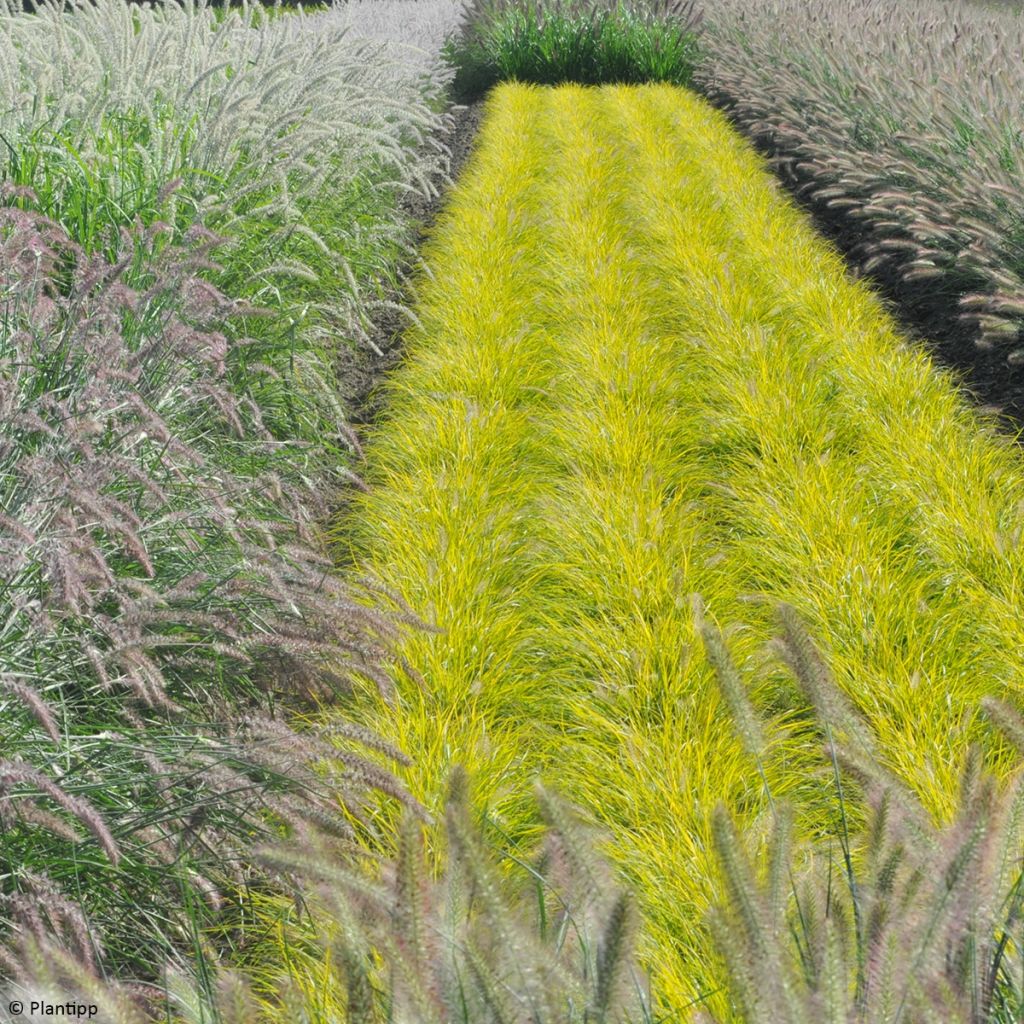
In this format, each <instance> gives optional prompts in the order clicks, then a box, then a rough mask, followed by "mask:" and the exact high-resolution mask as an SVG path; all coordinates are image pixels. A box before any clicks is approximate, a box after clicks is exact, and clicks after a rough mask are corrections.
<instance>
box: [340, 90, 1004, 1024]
mask: <svg viewBox="0 0 1024 1024" xmlns="http://www.w3.org/2000/svg"><path fill="white" fill-rule="evenodd" d="M425 258H426V262H427V266H428V267H429V270H430V273H429V274H428V275H425V276H424V277H423V278H422V280H421V281H420V290H419V300H418V307H417V314H418V317H419V321H420V324H419V326H417V327H416V328H415V329H413V330H412V331H411V332H410V333H409V335H408V338H407V356H406V359H405V362H404V364H403V366H402V367H401V368H400V369H399V370H398V371H397V372H396V374H395V375H394V377H393V378H392V380H391V381H390V383H389V385H388V391H387V397H388V412H387V414H386V417H385V418H384V419H383V420H382V422H380V423H379V424H378V426H377V429H376V432H375V436H374V437H373V439H372V442H371V446H370V454H369V466H368V470H367V474H366V475H367V478H368V480H369V482H370V484H371V489H370V491H369V493H368V494H366V495H363V496H361V497H360V498H359V500H358V502H357V504H356V506H355V508H354V510H353V511H352V512H351V513H350V514H349V515H348V516H347V517H346V519H345V520H344V522H342V523H340V524H339V526H338V538H339V540H340V541H341V543H342V544H343V545H345V546H346V548H347V550H346V551H345V558H346V559H349V558H350V559H351V560H352V562H353V563H354V564H355V566H357V568H358V570H359V571H360V572H363V571H365V572H367V573H369V574H370V575H372V576H373V577H376V578H377V579H378V580H380V581H381V582H382V583H383V584H385V585H386V586H387V587H389V588H391V589H392V590H393V591H395V592H396V593H397V594H399V595H400V596H401V597H402V599H403V600H404V601H405V602H407V603H408V605H409V606H410V607H411V608H412V609H413V610H414V611H415V612H416V613H417V614H419V615H420V616H422V617H423V618H424V619H425V620H426V621H427V622H428V623H430V624H431V625H432V626H435V627H437V631H436V632H432V631H423V630H415V629H410V630H409V631H408V632H407V633H406V635H405V638H404V640H403V642H402V644H401V647H400V650H399V652H398V654H399V655H400V659H404V662H405V663H407V664H408V666H409V667H410V668H411V669H412V670H413V672H412V673H408V674H406V673H402V672H400V673H399V676H400V687H399V689H400V694H399V698H398V700H397V702H396V703H395V704H394V705H393V706H392V705H388V704H386V703H385V702H384V701H381V702H380V703H379V704H378V705H377V707H376V709H375V710H374V711H373V712H372V713H371V714H368V715H367V724H369V725H372V727H373V728H375V729H377V730H379V731H380V732H381V733H383V734H384V735H386V736H388V737H390V738H392V739H394V740H395V741H396V742H397V743H398V744H399V745H400V746H401V747H402V748H403V749H404V750H405V751H406V752H407V753H408V754H410V755H411V756H412V757H413V758H414V759H415V763H414V765H413V766H412V767H411V768H409V769H408V770H406V772H405V781H406V783H407V784H408V786H409V788H410V790H411V791H412V793H413V794H414V795H415V796H417V797H418V798H419V799H420V800H422V801H423V803H424V804H425V805H426V806H427V808H428V809H429V810H430V811H431V812H432V813H434V814H435V815H438V816H439V817H440V814H439V812H440V811H441V805H442V799H443V795H444V792H445V783H446V779H447V778H448V774H449V769H450V767H451V766H452V765H454V764H457V763H461V764H464V765H466V766H467V767H468V769H469V771H470V774H471V776H472V778H473V780H474V787H475V792H476V796H477V798H478V805H479V806H478V809H479V810H480V811H481V812H482V811H484V810H486V812H487V813H488V815H489V819H490V820H491V821H492V822H493V823H494V824H495V825H496V826H497V828H498V829H500V830H501V832H502V833H504V835H505V837H506V839H505V841H507V842H508V843H509V844H512V845H515V844H527V845H528V844H529V842H530V841H531V840H532V838H533V837H534V835H535V834H536V832H537V830H538V823H537V821H536V820H535V819H534V816H533V812H532V811H531V810H530V808H531V803H530V783H531V782H532V780H533V779H534V778H535V777H537V776H539V777H540V778H541V779H543V780H544V781H545V782H546V783H548V784H550V785H553V786H554V787H556V788H558V789H559V790H561V791H562V792H563V793H564V794H565V795H566V796H567V797H569V799H571V800H572V801H574V802H575V803H577V804H578V805H579V806H580V807H581V808H582V809H583V810H584V813H585V814H587V815H588V816H589V817H591V818H592V819H593V820H595V821H597V822H600V823H601V824H602V825H604V826H605V828H606V830H607V835H608V841H607V847H606V851H605V852H606V853H607V854H608V855H609V857H610V858H611V859H612V860H613V862H614V863H615V864H616V865H617V866H618V868H619V869H620V871H621V873H622V876H623V877H624V878H625V879H627V880H629V881H630V882H631V883H632V884H633V885H634V886H635V887H636V891H637V894H638V899H639V902H640V906H641V909H642V912H643V915H644V918H645V934H644V936H643V940H642V945H641V952H642V954H643V957H644V960H645V963H646V964H647V966H648V967H649V969H650V971H651V973H652V976H653V985H654V990H655V992H656V994H657V997H658V999H659V1001H660V1005H659V1006H657V1007H656V1010H657V1011H659V1012H666V1013H675V1017H673V1018H672V1019H677V1020H685V1019H687V1017H688V1015H689V1014H690V1013H691V1012H692V1008H693V1007H694V1006H696V1005H697V1004H698V1003H701V1002H702V1004H703V1005H704V1006H705V1007H707V1008H709V1009H711V1010H713V1011H715V1012H717V1013H720V1014H722V1015H723V1016H726V1017H727V1016H728V1013H729V1008H728V1003H727V999H726V997H725V995H724V993H723V991H722V984H723V973H722V969H721V964H720V963H719V962H718V961H717V960H716V958H715V956H714V954H713V953H712V951H711V949H710V943H709V938H708V934H707V932H706V929H705V924H704V918H705V913H706V911H707V908H708V907H709V905H710V904H711V903H712V902H714V901H715V900H716V899H717V898H719V897H720V896H721V894H722V887H721V884H720V879H719V876H718V869H717V867H716V863H715V858H714V854H713V851H712V837H711V813H712V811H713V809H714V807H715V806H716V804H718V803H719V802H722V803H724V804H725V805H726V806H727V807H728V808H729V809H730V810H731V811H732V812H733V813H734V814H735V815H736V816H737V817H738V819H739V820H740V822H741V823H742V825H743V826H744V827H745V829H746V831H747V833H748V835H750V836H752V837H753V841H755V842H756V839H757V836H759V835H761V836H763V835H765V834H766V832H767V819H768V817H769V815H768V813H767V801H766V797H765V792H764V783H763V781H762V779H761V776H760V775H759V771H758V766H757V765H756V764H755V763H754V761H753V760H752V758H751V757H750V756H749V755H748V754H747V753H745V752H744V748H743V746H742V744H741V742H740V740H739V738H738V735H737V730H736V725H735V723H734V722H733V721H732V719H731V717H730V715H729V713H728V710H727V708H726V707H725V705H724V703H723V701H722V699H721V697H720V696H719V691H718V688H717V685H716V684H715V682H714V675H713V672H712V669H711V667H710V665H709V664H708V661H707V658H706V655H705V653H704V648H703V646H702V643H701V640H700V636H699V632H698V623H697V621H695V610H694V605H695V602H694V600H693V595H694V594H699V595H701V598H702V600H703V605H704V609H705V611H704V614H705V615H706V617H707V618H708V619H710V620H712V621H717V622H718V623H720V624H722V625H723V626H727V627H729V626H733V625H734V624H739V625H738V628H734V629H733V630H732V631H731V632H730V633H729V646H730V650H731V652H732V654H733V657H734V658H735V659H736V661H737V664H738V666H739V668H740V671H741V673H742V674H743V676H744V679H745V680H746V681H747V683H748V685H749V686H750V687H751V691H752V693H751V695H752V697H753V699H754V701H755V703H756V704H757V705H758V707H759V708H760V709H762V710H763V711H764V712H765V713H766V714H769V715H770V716H772V722H773V725H772V730H771V733H770V736H769V742H770V751H769V754H768V756H767V758H766V760H765V763H764V766H763V767H764V771H765V777H766V779H767V781H768V783H769V784H770V786H771V788H772V792H773V794H774V795H775V796H776V797H783V796H789V797H790V798H792V799H794V800H795V801H796V804H797V807H798V827H799V829H800V830H801V831H802V833H803V835H804V836H805V837H807V838H810V837H814V836H816V835H821V834H823V833H825V832H826V831H827V830H829V829H831V828H832V826H833V824H834V816H835V798H834V794H833V793H832V792H831V791H830V789H829V781H828V780H829V778H830V776H829V772H830V768H829V766H828V765H827V763H826V761H825V760H824V759H823V757H822V752H821V742H820V737H819V736H817V734H816V733H815V732H814V731H813V728H812V726H811V725H810V723H809V719H808V715H807V712H806V708H805V706H804V705H803V703H802V701H800V700H799V699H798V698H797V696H796V694H797V690H796V688H795V686H794V684H793V682H792V680H791V678H790V676H789V675H788V674H787V672H786V671H785V670H784V669H783V668H782V667H781V665H779V664H778V663H777V662H775V661H773V660H772V659H771V657H770V656H769V655H766V653H765V645H766V641H767V640H768V639H769V637H770V636H771V635H772V634H773V632H774V623H773V618H772V605H773V603H774V602H775V601H777V600H785V601H787V602H789V603H791V604H792V605H793V606H794V607H795V608H796V609H797V611H798V612H799V613H800V615H801V616H802V617H803V619H804V620H805V621H806V622H807V624H808V627H809V628H810V630H811V632H812V634H813V635H815V637H816V638H818V639H819V641H820V643H821V646H822V650H823V652H824V654H825V656H826V658H827V660H828V662H829V665H830V667H831V669H832V671H833V672H834V674H835V676H836V678H837V680H838V682H839V684H840V685H841V686H843V687H845V688H846V690H847V692H848V694H849V696H850V698H851V699H852V701H853V702H854V703H855V704H856V706H857V707H858V708H859V709H860V710H861V711H862V712H863V713H864V714H865V716H866V718H867V719H868V721H869V722H870V723H871V725H872V727H873V729H874V732H875V734H876V737H877V740H878V746H879V749H880V750H881V751H882V754H883V756H884V757H885V759H886V760H887V763H888V765H889V766H890V767H891V768H892V769H893V770H895V771H896V772H897V773H898V774H899V775H900V776H901V777H902V778H903V779H905V780H906V782H907V783H908V784H909V785H910V786H911V787H912V788H913V789H914V790H915V791H916V792H917V793H918V794H920V796H921V798H922V799H923V801H924V802H925V805H926V806H927V807H928V808H929V809H930V810H931V811H932V812H933V813H934V814H935V815H936V817H937V818H939V819H942V818H943V816H945V815H947V814H948V813H949V811H950V809H951V807H952V804H953V800H954V794H955V792H956V782H957V778H958V774H959V771H960V768H961V766H962V762H963V757H964V753H965V750H966V747H967V745H968V743H969V742H971V741H978V740H980V741H981V742H982V743H983V744H984V745H985V749H986V750H987V751H988V755H989V759H990V762H991V763H992V765H993V766H994V767H995V768H996V769H997V770H1000V769H1002V770H1005V769H1006V767H1007V766H1006V765H1004V764H1001V761H1000V751H1001V750H1002V748H1001V747H999V746H998V744H996V743H995V742H994V741H993V740H992V739H991V738H990V737H989V736H988V734H987V729H986V727H985V726H983V724H982V722H981V720H980V718H979V717H978V713H977V706H978V703H979V701H980V699H981V698H982V697H983V696H984V695H986V694H996V695H1001V696H1004V697H1008V698H1010V699H1011V700H1017V699H1018V694H1019V690H1020V688H1021V680H1022V679H1024V616H1022V614H1021V612H1022V601H1021V594H1022V584H1024V557H1022V554H1021V550H1020V548H1019V546H1018V543H1017V541H1018V532H1017V530H1018V527H1017V524H1018V523H1019V522H1020V510H1021V503H1022V502H1024V466H1022V465H1021V461H1020V456H1019V454H1018V451H1017V450H1016V448H1015V447H1014V446H1013V444H1012V443H1011V442H1010V441H1008V440H1006V439H1003V438H1000V437H998V436H997V435H996V434H995V432H994V430H993V429H992V428H991V427H990V425H988V424H986V422H985V421H983V420H982V419H981V418H980V417H979V415H978V414H977V413H976V412H974V411H972V410H971V409H970V408H969V407H968V405H967V403H966V402H965V400H964V399H963V398H962V397H961V396H960V395H959V394H958V393H957V391H956V389H955V387H954V384H953V381H952V380H951V378H950V377H949V376H947V375H946V374H945V373H944V372H942V371H940V370H938V369H936V368H935V367H934V366H932V364H931V363H930V361H929V359H928V358H927V357H926V356H925V355H923V354H921V353H920V352H918V351H916V350H914V349H911V348H910V347H908V345H907V344H906V342H905V341H904V340H903V339H902V338H901V337H900V336H899V334H898V333H897V332H896V330H895V328H894V326H893V324H892V322H891V321H890V319H889V318H888V316H887V315H886V314H885V312H884V310H883V308H882V306H881V304H880V302H879V301H878V300H877V299H876V298H875V297H874V296H872V295H871V293H870V292H869V291H868V290H867V289H866V287H865V286H863V285H862V284H860V283H857V282H853V281H851V280H849V279H848V278H847V277H846V276H845V274H844V269H843V264H842V263H841V261H840V259H839V258H838V256H837V255H835V253H834V252H833V251H832V250H831V249H830V248H829V247H828V246H827V245H826V244H825V243H824V242H822V241H821V240H820V239H819V238H818V237H817V236H816V235H815V234H814V233H813V231H812V230H811V228H810V226H809V225H808V223H807V222H806V221H805V219H804V217H803V216H802V215H801V214H800V213H799V212H798V211H797V210H796V209H795V208H794V207H793V206H792V205H791V204H790V203H789V202H788V201H787V200H785V199H784V198H783V197H782V196H781V194H780V192H779V189H778V188H777V186H776V184H775V183H774V181H773V179H772V178H771V177H770V176H769V174H768V173H767V171H766V170H765V168H764V165H763V163H762V161H761V160H760V158H759V157H758V156H757V155H756V154H755V153H754V151H753V150H752V149H751V148H750V147H749V146H748V145H747V144H746V143H745V142H743V141H742V140H741V139H740V138H739V137H738V136H737V135H736V134H735V133H733V132H732V131H731V130H730V128H729V127H728V125H727V124H726V122H725V120H724V118H723V117H722V116H721V115H720V114H719V113H717V112H716V111H714V110H713V109H712V108H710V107H709V106H708V105H707V104H706V103H704V102H702V101H701V100H699V99H697V98H696V97H694V96H693V95H691V94H690V93H688V92H686V91H684V90H681V89H677V88H674V87H670V86H642V87H607V88H601V89H584V88H580V87H575V86H572V87H563V88H558V89H542V88H536V87H529V86H520V85H503V86H501V87H499V88H497V89H496V90H495V91H494V92H493V93H492V94H491V97H490V100H489V102H488V108H487V114H486V118H485V121H484V125H483V129H482V132H481V136H480V140H479V143H478V149H477V152H476V153H475V155H474V157H473V159H472V160H471V162H470V164H469V165H468V167H467V170H466V172H465V174H464V178H463V180H462V181H461V183H460V184H459V186H458V187H457V188H456V189H455V191H454V193H453V195H452V197H451V201H450V203H449V206H448V208H447V210H446V212H445V214H444V215H443V216H442V217H441V218H440V220H439V222H438V223H437V225H436V227H435V229H434V232H433V236H432V239H431V241H430V243H429V245H428V247H427V249H426V252H425ZM414 676H418V677H419V678H414ZM379 814H380V815H381V817H382V819H384V820H390V817H391V811H390V810H389V809H388V808H386V807H383V806H382V807H381V808H380V809H379ZM438 834H439V833H438ZM495 834H497V833H495ZM435 854H436V855H437V856H438V857H440V856H441V855H442V854H443V851H441V850H439V849H438V850H435Z"/></svg>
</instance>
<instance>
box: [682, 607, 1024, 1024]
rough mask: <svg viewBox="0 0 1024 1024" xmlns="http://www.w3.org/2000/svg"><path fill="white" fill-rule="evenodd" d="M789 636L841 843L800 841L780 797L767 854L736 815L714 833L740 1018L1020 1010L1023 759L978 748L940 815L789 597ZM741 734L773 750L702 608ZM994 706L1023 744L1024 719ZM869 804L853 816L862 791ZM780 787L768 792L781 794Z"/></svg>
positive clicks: (974, 1015)
mask: <svg viewBox="0 0 1024 1024" xmlns="http://www.w3.org/2000/svg"><path fill="white" fill-rule="evenodd" d="M779 619H780V627H781V636H780V639H779V641H778V642H777V650H778V652H779V653H780V654H781V655H782V657H783V659H784V660H785V661H786V662H787V663H788V665H789V666H790V668H791V669H792V671H793V673H794V675H795V677H796V679H797V681H798V682H799V684H800V687H801V689H802V690H803V692H804V695H805V696H806V698H807V700H808V702H809V704H810V706H811V708H812V709H813V711H814V716H815V721H816V723H817V725H818V728H819V729H820V730H821V734H822V738H823V739H824V740H825V744H826V747H825V755H826V759H827V763H828V764H829V765H830V773H831V777H832V782H833V785H834V788H835V799H836V805H837V809H838V815H837V820H838V822H839V829H838V834H837V836H836V837H835V838H836V840H837V843H836V846H837V847H838V849H835V848H833V849H824V848H823V845H824V844H819V845H818V847H817V848H816V849H814V850H812V851H800V856H799V857H798V856H797V851H796V850H795V849H794V843H793V808H791V807H789V806H788V805H786V804H783V803H776V802H773V803H772V808H773V811H772V818H773V823H772V828H771V834H770V836H769V838H768V841H767V847H766V848H767V857H766V859H765V861H764V864H763V869H762V870H758V869H756V868H755V866H754V864H753V863H752V862H751V859H750V856H749V853H748V852H747V851H746V850H745V849H744V843H743V841H742V840H741V839H740V837H739V836H738V835H737V833H736V830H735V828H734V826H733V824H732V821H731V819H730V816H729V814H728V813H727V811H726V810H725V809H724V808H721V807H720V808H718V810H717V811H716V812H715V817H714V838H715V843H716V849H717V853H718V858H719V862H720V865H721V869H722V876H723V879H724V896H725V898H724V899H723V900H722V901H721V903H720V905H719V906H718V907H717V909H716V910H715V911H714V913H713V915H712V917H711V919H710V925H711V928H712V931H713V934H714V936H715V939H716V943H717V946H718V949H719V952H720V955H721V956H722V958H723V961H724V964H725V970H726V974H727V977H728V979H729V984H730V991H731V996H732V999H733V1004H734V1007H735V1010H736V1012H737V1015H738V1017H739V1019H741V1020H743V1021H745V1022H750V1024H768V1022H772V1024H820V1022H821V1021H830V1022H835V1024H881V1022H883V1021H884V1022H887V1024H900V1022H902V1024H911V1022H919V1021H920V1022H936V1024H938V1022H940V1021H941V1022H948V1024H1009V1022H1011V1021H1015V1020H1019V1019H1020V1014H1021V1012H1022V1009H1024V985H1022V982H1021V975H1020V969H1019V964H1020V955H1021V954H1020V950H1021V947H1020V941H1021V923H1022V920H1024V918H1022V909H1024V888H1022V886H1024V770H1022V769H1020V768H1018V769H1017V770H1016V771H1015V772H1014V773H1013V775H1012V776H1011V778H1010V779H1009V780H1008V782H1005V783H998V782H997V780H996V778H995V777H994V776H993V775H992V774H990V773H989V772H988V771H986V770H985V769H984V767H983V765H982V760H981V757H980V755H979V754H978V753H977V752H976V751H975V752H972V753H971V755H970V756H969V757H968V759H967V761H966V764H965V768H964V774H963V780H962V788H961V792H960V794H959V801H958V807H957V810H956V813H955V815H954V817H953V820H952V821H950V822H949V823H947V824H943V825H939V824H936V823H935V821H934V820H933V819H932V818H931V817H930V815H929V814H928V812H927V811H926V810H925V809H924V808H923V807H922V805H921V804H920V802H919V801H918V800H917V799H916V798H915V796H914V795H913V794H912V793H911V792H910V791H909V790H908V789H907V788H906V787H905V786H904V785H903V784H901V783H900V782H899V780H897V779H896V778H895V777H894V776H893V775H892V774H891V773H890V772H889V771H888V770H887V769H886V767H885V765H884V762H883V760H882V758H881V757H880V756H879V755H878V753H877V752H876V750H875V748H874V745H873V743H872V740H871V736H870V733H869V731H868V730H867V728H866V726H865V725H864V723H863V722H862V721H861V720H860V719H859V717H858V715H857V714H856V712H855V711H854V710H853V709H852V708H851V707H850V705H849V704H848V702H847V700H846V698H845V696H844V695H843V693H842V691H841V689H840V688H839V687H838V686H837V684H836V682H835V681H834V680H833V678H832V677H831V674H830V673H829V671H828V668H827V666H826V663H825V661H824V659H823V658H822V656H821V655H820V653H819V652H818V651H817V649H816V648H815V646H814V644H813V642H812V640H811V638H810V637H809V635H808V633H807V631H806V629H805V628H804V626H803V624H802V623H801V621H800V619H799V617H798V616H797V614H796V612H795V611H794V610H793V609H792V608H791V607H789V606H785V605H783V606H780V608H779ZM701 633H702V636H703V639H704V643H705V648H706V650H707V652H708V656H709V660H710V661H711V663H712V664H713V665H714V667H715V670H716V674H717V676H718V678H719V681H720V683H721V689H722V692H723V694H724V696H725V698H726V700H727V702H728V704H729V706H730V707H731V709H732V712H733V715H734V719H735V721H736V723H737V727H738V732H739V735H740V736H741V737H742V739H743V741H744V744H745V745H746V746H747V748H748V750H749V752H750V753H751V754H752V755H753V756H754V757H755V759H757V761H758V763H759V764H760V760H761V758H762V757H763V756H764V753H765V750H766V744H765V742H764V732H763V729H762V726H761V724H760V722H759V720H758V716H757V713H756V712H755V711H754V709H753V708H752V706H751V705H750V702H749V699H748V698H747V695H746V692H745V690H744V687H743V683H742V681H741V679H740V676H739V673H738V671H737V670H736V668H735V666H734V665H733V664H732V661H731V659H730V657H729V653H728V650H727V647H726V644H725V641H724V639H723V637H722V635H721V633H720V632H719V631H718V629H717V628H716V627H715V626H713V625H712V624H711V623H710V622H708V621H706V620H703V621H702V622H701ZM985 710H986V712H987V714H988V715H989V717H990V719H991V720H992V721H993V722H994V723H995V724H996V725H997V726H999V727H1000V728H1001V731H1002V732H1003V734H1004V735H1005V736H1006V737H1007V738H1008V739H1009V740H1010V742H1011V743H1012V744H1013V745H1014V746H1015V747H1016V749H1017V751H1018V753H1019V754H1022V755H1024V722H1022V721H1021V719H1020V718H1019V716H1018V715H1017V713H1016V712H1015V711H1014V710H1013V709H1011V708H1010V707H1009V706H1008V705H1006V704H1004V703H1003V702H1001V701H995V700H989V701H987V702H986V704H985ZM854 793H856V794H857V797H856V800H857V802H858V803H863V804H865V805H866V807H867V811H868V816H867V825H866V828H865V829H864V830H863V831H860V830H854V829H853V828H852V826H851V824H850V823H851V818H852V813H851V812H852V808H853V803H852V799H853V796H852V795H853V794H854ZM769 796H770V794H769Z"/></svg>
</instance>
